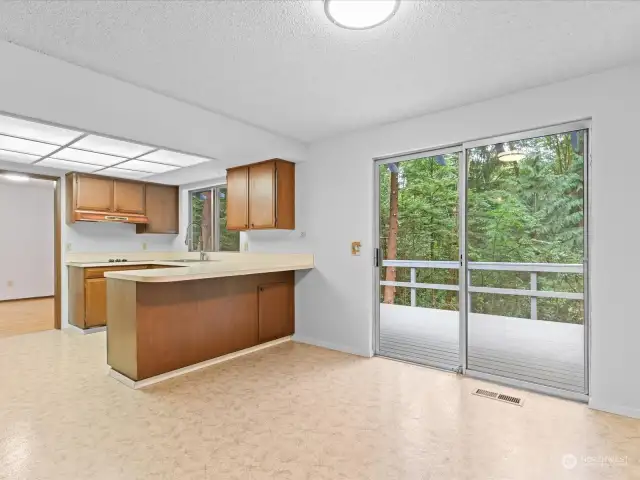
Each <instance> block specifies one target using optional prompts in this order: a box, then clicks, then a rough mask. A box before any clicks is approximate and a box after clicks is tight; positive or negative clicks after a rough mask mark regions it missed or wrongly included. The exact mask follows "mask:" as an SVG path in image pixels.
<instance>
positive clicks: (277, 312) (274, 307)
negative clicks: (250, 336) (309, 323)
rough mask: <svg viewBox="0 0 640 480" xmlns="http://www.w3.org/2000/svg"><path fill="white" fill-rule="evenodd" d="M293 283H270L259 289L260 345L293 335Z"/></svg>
mask: <svg viewBox="0 0 640 480" xmlns="http://www.w3.org/2000/svg"><path fill="white" fill-rule="evenodd" d="M294 318H295V317H294V300H293V283H290V282H282V283H269V284H265V285H260V286H259V287H258V340H259V342H260V343H263V342H268V341H270V340H275V339H277V338H282V337H286V336H288V335H293V333H294Z"/></svg>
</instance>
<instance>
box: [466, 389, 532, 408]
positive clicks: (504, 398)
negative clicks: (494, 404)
mask: <svg viewBox="0 0 640 480" xmlns="http://www.w3.org/2000/svg"><path fill="white" fill-rule="evenodd" d="M473 395H478V396H479V397H485V398H492V399H494V400H499V401H501V402H505V403H510V404H511V405H518V406H519V407H521V406H522V404H523V403H524V400H523V399H522V398H518V397H513V396H511V395H504V394H502V393H497V392H491V391H489V390H484V389H482V388H478V389H476V391H475V392H473Z"/></svg>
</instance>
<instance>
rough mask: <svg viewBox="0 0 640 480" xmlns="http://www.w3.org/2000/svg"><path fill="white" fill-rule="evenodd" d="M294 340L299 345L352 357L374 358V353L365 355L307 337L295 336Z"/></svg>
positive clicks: (349, 348) (344, 346)
mask: <svg viewBox="0 0 640 480" xmlns="http://www.w3.org/2000/svg"><path fill="white" fill-rule="evenodd" d="M292 340H293V341H294V342H297V343H305V344H307V345H313V346H315V347H322V348H327V349H329V350H336V351H338V352H343V353H350V354H351V355H357V356H359V357H367V358H371V357H372V356H373V353H372V352H366V353H364V352H361V351H359V350H358V349H356V348H352V347H349V346H346V345H338V344H336V343H331V342H325V341H322V340H317V339H315V338H310V337H305V336H302V335H297V334H296V335H294V336H293V339H292Z"/></svg>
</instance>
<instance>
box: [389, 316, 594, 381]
mask: <svg viewBox="0 0 640 480" xmlns="http://www.w3.org/2000/svg"><path fill="white" fill-rule="evenodd" d="M468 330H469V333H468V338H469V347H468V368H469V369H470V370H476V371H480V372H485V373H491V374H494V375H500V376H504V377H508V378H513V379H517V380H523V381H526V382H532V383H537V384H541V385H547V386H551V387H555V388H561V389H564V390H570V391H575V392H581V393H582V392H584V391H585V382H584V340H583V335H584V328H583V326H582V325H575V324H567V323H561V322H547V321H542V320H529V319H522V318H513V317H502V316H495V315H482V314H475V313H474V314H470V316H469V326H468ZM458 332H459V328H458V312H452V311H446V310H435V309H429V308H417V307H406V306H401V305H386V304H382V305H380V353H382V354H383V355H386V356H389V357H394V358H400V359H403V360H410V361H414V362H418V363H424V364H427V365H436V366H440V367H445V368H446V367H450V368H456V367H457V366H458V365H459V364H460V361H459V348H458V342H459V340H458V339H459V333H458Z"/></svg>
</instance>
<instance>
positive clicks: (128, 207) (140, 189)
mask: <svg viewBox="0 0 640 480" xmlns="http://www.w3.org/2000/svg"><path fill="white" fill-rule="evenodd" d="M113 190H114V191H113V203H114V210H115V211H116V212H118V213H136V214H140V215H144V213H145V197H144V183H138V182H128V181H126V180H114V181H113Z"/></svg>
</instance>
